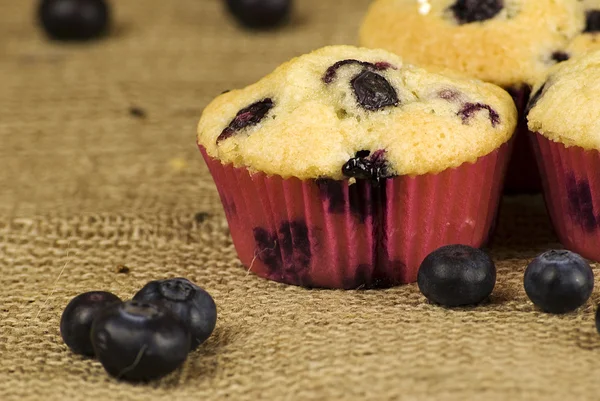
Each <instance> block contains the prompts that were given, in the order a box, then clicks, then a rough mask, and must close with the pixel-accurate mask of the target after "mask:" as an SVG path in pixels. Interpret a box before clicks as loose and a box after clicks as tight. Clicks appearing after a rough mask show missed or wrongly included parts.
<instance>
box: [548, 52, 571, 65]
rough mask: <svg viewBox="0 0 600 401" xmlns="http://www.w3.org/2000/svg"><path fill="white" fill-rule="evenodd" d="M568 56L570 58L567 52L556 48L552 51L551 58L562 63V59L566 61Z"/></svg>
mask: <svg viewBox="0 0 600 401" xmlns="http://www.w3.org/2000/svg"><path fill="white" fill-rule="evenodd" d="M569 58H571V56H569V53H566V52H563V51H560V50H557V51H555V52H554V53H552V60H553V61H556V62H557V63H562V62H563V61H567V60H568V59H569Z"/></svg>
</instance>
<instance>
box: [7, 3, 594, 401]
mask: <svg viewBox="0 0 600 401" xmlns="http://www.w3.org/2000/svg"><path fill="white" fill-rule="evenodd" d="M112 3H113V4H114V5H115V20H116V24H115V27H114V29H113V34H112V35H111V36H110V37H108V38H107V39H105V40H102V41H99V42H96V43H89V44H85V45H74V44H66V45H65V44H57V43H50V42H48V41H47V40H45V39H44V38H43V36H42V35H41V34H40V32H39V31H38V30H37V29H36V25H35V23H34V18H33V16H34V10H35V2H33V1H31V0H28V1H23V0H18V1H17V0H0V160H1V164H0V166H1V168H0V400H2V401H9V400H25V401H29V400H46V401H51V400H112V399H114V400H121V401H127V400H158V399H170V400H220V399H231V400H240V401H246V400H377V401H383V400H432V401H433V400H435V401H443V400H462V401H464V400H584V399H589V400H592V399H599V398H600V381H598V380H597V377H596V376H597V372H598V371H599V370H600V336H598V335H597V334H596V332H595V329H594V318H593V312H594V305H595V302H596V301H597V300H598V295H597V294H595V295H594V299H593V300H590V302H588V303H587V304H586V306H585V307H583V308H582V309H581V310H579V311H578V312H577V313H573V314H568V315H565V316H549V315H545V314H543V313H541V312H539V311H537V310H536V309H535V308H534V307H533V306H532V305H531V303H530V302H528V300H527V298H526V296H525V293H524V291H523V287H522V275H523V271H524V268H525V266H526V264H527V261H528V259H530V258H532V257H533V256H534V255H535V254H536V253H538V252H540V251H542V250H544V249H546V248H549V247H554V246H557V243H556V239H555V237H554V236H553V234H552V231H551V229H550V225H549V222H548V220H547V217H546V215H545V210H544V207H543V203H542V201H541V199H540V198H536V197H531V198H513V199H507V200H505V201H504V203H503V208H502V216H501V220H500V222H499V226H498V231H497V235H496V238H495V240H494V243H493V256H494V258H495V260H496V261H497V266H498V284H497V287H496V290H495V292H494V295H493V297H492V299H491V300H490V302H488V303H486V304H485V305H482V306H479V307H477V308H472V309H458V310H448V309H444V308H440V307H436V306H433V305H430V304H428V303H427V302H426V301H425V300H424V298H423V297H422V296H421V295H420V294H419V291H418V289H417V287H416V285H408V286H403V287H399V288H394V289H390V290H385V291H347V292H343V291H325V290H304V289H301V288H296V287H290V286H285V285H280V284H277V283H272V282H267V281H264V280H262V279H259V278H257V277H255V276H254V275H252V274H248V273H247V272H246V270H245V269H244V268H243V267H242V266H241V265H240V263H239V261H238V260H237V258H236V255H235V251H234V248H233V245H232V243H231V239H230V237H229V233H228V229H227V224H226V221H225V218H224V214H223V212H222V209H221V206H220V204H219V200H218V196H217V193H216V190H215V187H214V185H213V183H212V180H211V177H210V175H209V174H208V172H207V169H206V167H205V165H204V163H203V162H202V161H201V157H200V154H199V152H198V151H197V149H196V147H195V144H194V136H195V125H196V122H197V119H198V117H199V114H200V111H201V110H202V108H203V106H204V105H206V103H207V102H208V101H209V100H210V99H211V98H212V97H214V96H215V95H217V94H218V93H220V92H222V91H223V90H225V89H229V88H233V87H241V86H244V85H246V84H249V83H251V82H253V81H255V80H256V79H258V78H259V77H261V76H262V75H264V74H266V73H267V72H269V71H270V70H272V69H273V68H274V67H275V66H277V65H278V64H280V63H281V62H283V61H285V60H287V59H289V58H291V57H292V56H295V55H299V54H302V53H305V52H307V51H309V50H311V49H313V48H317V47H320V46H323V45H326V44H341V43H355V42H356V31H357V28H358V24H359V21H360V18H361V16H362V15H363V13H364V12H365V9H366V8H367V6H368V3H369V1H367V0H352V1H350V0H347V1H343V2H338V1H321V0H301V1H297V2H296V11H297V12H296V14H295V16H294V18H293V20H292V22H291V24H290V25H288V26H286V27H284V28H283V29H281V30H278V31H275V32H269V33H248V32H246V31H244V30H242V29H239V28H238V27H237V26H235V25H234V24H233V23H232V21H230V20H229V19H228V18H227V16H226V14H225V13H224V12H223V7H222V5H223V4H222V3H223V2H222V1H220V0H169V1H164V0H113V1H112ZM132 107H133V108H139V109H141V110H143V111H144V113H141V112H140V111H139V110H138V112H133V113H132V112H131V108H132ZM143 114H145V115H143ZM125 267H126V268H125ZM172 276H185V277H188V278H190V279H191V280H193V281H195V282H197V283H199V284H200V285H202V286H203V287H205V288H206V289H207V290H208V291H210V293H211V294H212V295H213V296H214V298H215V300H216V302H217V304H218V309H219V320H218V323H217V327H216V330H215V332H214V335H213V336H212V337H211V338H210V339H209V340H208V342H206V343H205V344H204V345H202V346H201V347H200V348H199V349H198V350H197V351H196V352H194V353H192V354H191V355H190V357H189V359H188V361H187V362H186V364H185V366H184V367H183V368H182V369H180V370H178V371H177V372H175V373H173V374H172V375H170V376H168V377H167V378H165V379H163V380H161V381H159V382H156V383H152V384H149V385H130V384H127V383H119V382H117V381H115V380H113V379H111V378H109V377H108V376H107V375H106V374H105V372H104V370H103V369H102V367H101V365H100V364H99V363H98V362H96V361H93V360H88V359H84V358H81V357H79V356H76V355H73V354H72V353H70V352H69V350H68V349H67V348H66V346H65V345H64V344H63V343H62V341H61V338H60V335H59V328H58V326H59V319H60V315H61V312H62V310H63V308H64V307H65V305H66V304H67V302H68V301H69V299H70V298H71V297H73V296H75V295H77V294H78V293H81V292H84V291H88V290H93V289H103V290H108V291H113V292H114V293H116V294H117V295H119V296H121V297H123V298H127V297H130V296H132V295H133V294H134V292H135V291H136V290H137V289H139V288H140V287H141V286H143V285H144V284H145V283H146V282H147V281H149V280H152V279H160V278H166V277H172Z"/></svg>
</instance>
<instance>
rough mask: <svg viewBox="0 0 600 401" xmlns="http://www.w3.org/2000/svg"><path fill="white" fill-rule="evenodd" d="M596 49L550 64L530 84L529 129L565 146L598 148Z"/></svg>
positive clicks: (599, 58) (599, 69) (599, 60)
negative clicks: (544, 75)
mask: <svg viewBox="0 0 600 401" xmlns="http://www.w3.org/2000/svg"><path fill="white" fill-rule="evenodd" d="M599 91H600V51H595V52H592V53H589V54H587V55H584V56H582V57H578V58H573V59H571V60H569V61H565V62H564V63H560V64H558V65H557V66H555V67H553V68H552V69H551V70H550V71H549V74H548V78H547V79H546V80H545V81H543V82H539V83H538V84H537V85H536V86H535V87H534V88H533V95H532V97H531V100H530V104H529V107H530V110H529V113H528V115H527V121H528V125H529V129H530V130H531V131H533V132H539V133H540V134H542V135H544V136H545V137H546V138H548V139H550V140H552V141H555V142H560V143H562V144H564V145H566V146H580V147H582V148H584V149H588V150H591V149H596V150H600V103H599V102H598V101H597V97H598V93H599Z"/></svg>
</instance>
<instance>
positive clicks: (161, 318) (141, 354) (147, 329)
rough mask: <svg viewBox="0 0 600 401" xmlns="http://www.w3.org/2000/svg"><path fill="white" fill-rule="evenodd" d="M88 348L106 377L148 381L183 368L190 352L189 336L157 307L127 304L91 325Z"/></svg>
mask: <svg viewBox="0 0 600 401" xmlns="http://www.w3.org/2000/svg"><path fill="white" fill-rule="evenodd" d="M92 344H93V345H94V351H95V352H96V356H97V357H98V359H99V360H100V362H101V363H102V366H104V369H106V371H107V372H108V373H109V374H110V375H112V376H114V377H116V378H117V379H123V380H129V381H148V380H153V379H158V378H160V377H162V376H165V375H167V374H169V373H170V372H172V371H174V370H175V369H177V368H178V367H179V366H181V365H182V364H183V362H184V361H185V359H186V357H187V354H188V352H189V351H190V332H189V330H188V329H187V327H186V326H185V324H184V323H183V322H181V321H180V320H179V319H178V318H177V317H175V315H173V314H172V313H171V311H169V310H168V309H166V308H164V307H162V306H160V305H155V304H149V303H142V302H137V301H127V302H124V303H121V304H117V305H113V306H110V307H108V308H107V309H105V310H103V311H102V312H101V313H100V314H99V315H98V317H97V318H96V319H95V320H94V323H93V324H92Z"/></svg>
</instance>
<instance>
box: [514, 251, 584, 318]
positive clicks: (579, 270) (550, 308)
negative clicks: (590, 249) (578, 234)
mask: <svg viewBox="0 0 600 401" xmlns="http://www.w3.org/2000/svg"><path fill="white" fill-rule="evenodd" d="M524 286H525V292H526V293H527V296H528V297H529V299H531V301H532V302H533V303H534V304H535V305H536V306H538V307H539V308H540V309H542V310H543V311H544V312H548V313H566V312H571V311H574V310H575V309H577V308H579V307H580V306H582V305H583V304H585V303H586V301H587V300H588V299H589V297H590V295H592V290H593V289H594V273H593V271H592V268H591V267H590V265H589V263H587V262H586V261H585V259H583V258H582V257H581V256H579V255H578V254H576V253H574V252H571V251H566V250H551V251H548V252H544V253H542V254H541V255H539V256H538V257H536V258H535V259H534V260H533V261H532V262H531V263H530V264H529V266H527V269H526V270H525V277H524Z"/></svg>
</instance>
